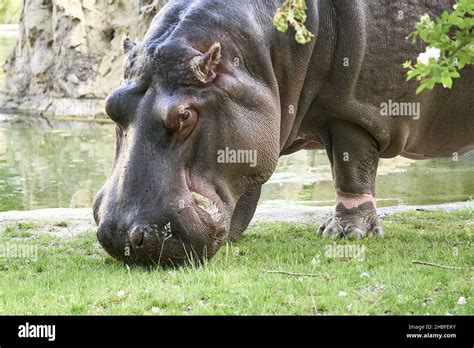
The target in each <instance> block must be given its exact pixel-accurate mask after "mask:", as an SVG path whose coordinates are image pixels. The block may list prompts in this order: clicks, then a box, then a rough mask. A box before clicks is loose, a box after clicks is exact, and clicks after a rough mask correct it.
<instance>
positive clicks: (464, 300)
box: [458, 296, 467, 306]
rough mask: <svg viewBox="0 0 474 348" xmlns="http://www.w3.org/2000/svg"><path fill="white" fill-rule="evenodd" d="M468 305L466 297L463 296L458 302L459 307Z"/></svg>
mask: <svg viewBox="0 0 474 348" xmlns="http://www.w3.org/2000/svg"><path fill="white" fill-rule="evenodd" d="M466 303H467V301H466V298H465V297H464V296H461V297H460V298H459V300H458V305H462V306H463V305H465V304H466Z"/></svg>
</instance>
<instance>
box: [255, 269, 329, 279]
mask: <svg viewBox="0 0 474 348" xmlns="http://www.w3.org/2000/svg"><path fill="white" fill-rule="evenodd" d="M262 272H264V273H278V274H285V275H288V276H293V277H319V276H320V275H319V274H314V273H293V272H285V271H275V270H268V269H262Z"/></svg>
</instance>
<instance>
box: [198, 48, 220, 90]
mask: <svg viewBox="0 0 474 348" xmlns="http://www.w3.org/2000/svg"><path fill="white" fill-rule="evenodd" d="M220 60H221V44H220V43H219V42H215V43H214V44H212V46H211V47H210V48H209V50H208V51H207V52H206V53H204V54H200V55H198V56H196V57H194V58H193V60H192V61H191V69H192V70H193V73H194V75H195V76H196V78H197V79H198V80H199V81H201V82H202V83H208V82H212V81H213V80H214V79H215V78H216V71H215V69H216V67H217V65H219V62H220Z"/></svg>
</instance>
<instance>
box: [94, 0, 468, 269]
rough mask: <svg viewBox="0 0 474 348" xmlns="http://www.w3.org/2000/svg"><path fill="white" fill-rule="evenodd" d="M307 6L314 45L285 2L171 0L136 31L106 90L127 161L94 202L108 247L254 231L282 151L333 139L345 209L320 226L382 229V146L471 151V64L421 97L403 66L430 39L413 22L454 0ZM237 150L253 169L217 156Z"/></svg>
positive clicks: (182, 249) (192, 243)
mask: <svg viewBox="0 0 474 348" xmlns="http://www.w3.org/2000/svg"><path fill="white" fill-rule="evenodd" d="M307 3H308V7H309V9H308V20H307V23H306V24H307V27H308V29H309V30H310V31H311V32H313V33H314V35H315V37H314V38H313V40H312V41H311V43H309V44H307V45H299V44H297V43H296V42H295V39H294V36H293V32H292V31H291V30H289V31H288V32H287V33H280V32H278V31H276V30H275V29H274V27H273V24H272V19H273V14H274V13H275V10H276V9H277V7H278V6H279V5H281V1H277V0H239V1H227V0H195V1H190V0H174V1H173V0H172V1H170V2H169V3H168V5H167V6H165V7H164V8H163V9H162V10H161V11H160V12H159V14H158V15H157V16H156V18H155V19H154V21H153V23H152V24H151V26H150V29H149V31H148V33H147V34H146V37H145V39H144V41H143V42H141V43H139V44H137V45H135V44H133V43H132V42H130V41H129V40H126V41H125V43H124V48H125V52H126V57H127V63H126V66H125V74H124V80H123V83H122V85H121V86H120V87H119V88H118V89H116V90H114V91H113V92H112V93H111V94H110V95H109V97H108V99H107V113H108V115H109V116H110V117H111V118H112V120H114V121H115V122H116V124H117V142H116V149H117V150H116V158H115V163H114V166H113V169H112V171H111V173H110V176H109V178H108V180H107V182H106V183H105V184H104V186H103V188H102V189H101V190H100V192H99V193H98V194H97V196H96V199H95V204H94V216H95V219H96V221H97V224H98V226H99V228H98V238H99V241H100V243H101V244H102V246H103V247H104V248H105V249H106V250H107V251H108V252H109V253H110V254H111V255H112V256H114V257H116V258H117V259H120V260H123V261H124V262H126V263H144V264H147V263H155V264H156V263H159V264H180V263H182V262H183V261H185V260H188V259H192V260H195V261H202V260H203V259H206V258H207V259H208V258H210V257H212V256H213V255H214V254H215V253H216V251H217V250H218V248H219V247H220V246H221V245H222V243H223V242H224V241H225V240H226V239H227V238H229V237H235V236H237V235H239V234H240V233H242V232H243V231H244V230H245V229H246V227H247V225H248V223H249V222H250V220H251V218H252V216H253V213H254V211H255V207H256V204H257V201H258V199H259V195H260V188H261V185H262V184H263V183H265V182H266V181H267V180H268V179H269V177H270V176H271V174H272V173H273V171H274V169H275V166H276V164H277V161H278V158H279V157H280V156H281V155H286V154H289V153H292V152H295V151H298V150H301V149H325V150H326V151H327V154H328V156H329V159H330V162H331V165H332V169H333V177H334V185H335V189H336V193H337V198H336V199H337V205H336V212H335V215H334V217H333V218H332V219H330V220H329V221H327V222H326V223H325V224H323V226H321V228H320V229H319V231H318V233H319V234H322V235H330V236H355V237H364V236H366V235H368V234H372V233H373V234H382V228H381V227H380V223H379V220H378V217H377V214H376V209H375V199H374V196H375V177H376V172H377V165H378V160H379V158H391V157H394V156H397V155H402V156H406V157H409V158H414V159H422V158H432V157H444V156H452V154H453V153H454V152H457V153H459V154H461V153H463V152H466V151H468V150H469V149H471V148H473V145H474V98H473V95H474V73H473V70H472V69H471V68H466V69H464V70H463V71H462V75H463V77H462V78H460V79H457V80H456V81H455V83H454V87H453V89H452V90H446V89H443V88H442V87H436V88H435V89H434V90H433V91H426V92H423V93H422V94H420V95H418V96H417V95H415V89H416V87H417V84H416V82H406V81H405V71H404V70H403V68H402V63H403V62H404V61H406V60H408V59H410V60H413V59H415V58H416V56H417V54H418V53H419V51H420V50H421V48H418V49H417V48H416V47H414V46H413V45H412V44H411V43H410V42H408V41H406V40H405V37H406V36H407V35H408V34H409V33H410V32H411V31H413V27H414V24H415V22H417V21H418V20H419V18H420V16H421V15H423V14H424V13H428V14H430V15H431V17H433V16H434V15H438V14H439V13H440V12H441V11H442V10H443V9H449V8H450V7H451V5H452V4H453V3H454V0H438V1H433V0H416V1H415V0H403V1H396V0H390V1H389V0H385V1H384V0H347V1H344V0H338V1H336V0H319V1H307ZM400 11H403V12H400ZM216 43H219V44H220V46H219V45H218V44H216ZM389 100H392V101H395V102H410V103H420V105H421V113H420V118H419V119H418V120H414V119H413V118H410V117H401V116H399V117H393V116H392V117H390V116H381V103H384V102H387V103H388V102H389ZM226 147H228V148H230V149H236V150H237V149H239V150H242V149H247V150H256V151H257V154H258V162H257V166H256V167H251V166H250V165H249V164H223V163H218V161H217V151H218V150H222V149H225V148H226Z"/></svg>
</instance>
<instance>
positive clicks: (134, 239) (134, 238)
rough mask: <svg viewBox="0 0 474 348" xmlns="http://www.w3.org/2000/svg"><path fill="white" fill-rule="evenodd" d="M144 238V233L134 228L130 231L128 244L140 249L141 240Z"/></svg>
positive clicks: (139, 228)
mask: <svg viewBox="0 0 474 348" xmlns="http://www.w3.org/2000/svg"><path fill="white" fill-rule="evenodd" d="M144 238H145V233H144V232H143V229H142V228H141V227H140V226H137V227H134V228H133V229H132V230H131V231H130V243H132V246H133V247H135V248H140V247H142V246H143V240H144Z"/></svg>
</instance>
